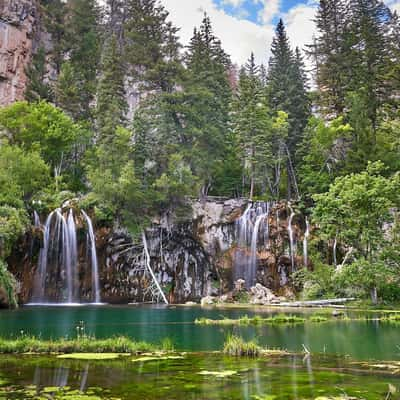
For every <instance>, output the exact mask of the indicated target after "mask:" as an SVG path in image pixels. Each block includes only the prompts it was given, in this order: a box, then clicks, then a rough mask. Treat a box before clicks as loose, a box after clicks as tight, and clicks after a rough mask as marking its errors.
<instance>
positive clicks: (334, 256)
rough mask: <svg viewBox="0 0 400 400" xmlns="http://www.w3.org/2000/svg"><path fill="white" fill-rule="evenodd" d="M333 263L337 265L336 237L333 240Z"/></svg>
mask: <svg viewBox="0 0 400 400" xmlns="http://www.w3.org/2000/svg"><path fill="white" fill-rule="evenodd" d="M333 265H334V266H335V267H337V238H336V237H335V241H334V242H333Z"/></svg>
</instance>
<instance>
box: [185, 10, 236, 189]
mask: <svg viewBox="0 0 400 400" xmlns="http://www.w3.org/2000/svg"><path fill="white" fill-rule="evenodd" d="M186 65H187V69H188V79H187V80H186V82H185V83H184V88H185V91H186V94H185V99H184V101H183V104H182V106H183V110H182V111H184V115H185V118H184V120H185V122H184V123H185V125H186V131H187V132H188V134H189V141H188V142H187V143H186V146H187V148H190V154H191V156H190V158H191V163H192V169H193V170H194V171H195V173H196V174H197V175H198V176H200V177H201V178H202V180H203V183H204V184H203V187H202V193H203V194H207V193H208V191H209V189H210V188H211V186H212V183H213V177H212V175H213V167H214V165H215V160H218V159H221V158H223V157H224V152H225V145H226V140H227V135H228V130H229V126H228V122H229V104H230V102H231V99H232V90H231V87H230V83H229V78H228V70H229V68H230V66H231V62H230V58H229V56H228V55H227V54H226V53H225V52H224V50H223V49H222V46H221V42H220V40H219V39H218V38H216V37H215V35H214V33H213V30H212V26H211V21H210V18H209V17H208V16H207V15H205V16H204V19H203V21H202V24H201V26H200V29H198V30H197V29H195V31H194V34H193V37H192V39H191V41H190V44H189V46H188V52H187V54H186Z"/></svg>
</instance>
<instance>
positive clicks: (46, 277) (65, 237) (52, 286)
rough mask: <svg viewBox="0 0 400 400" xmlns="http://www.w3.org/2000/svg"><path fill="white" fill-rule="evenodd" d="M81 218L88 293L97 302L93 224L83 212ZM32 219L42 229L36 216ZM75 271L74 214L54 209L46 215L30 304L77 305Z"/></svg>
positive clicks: (77, 283)
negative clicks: (89, 282) (88, 270)
mask: <svg viewBox="0 0 400 400" xmlns="http://www.w3.org/2000/svg"><path fill="white" fill-rule="evenodd" d="M82 216H83V217H84V219H85V221H86V226H87V237H88V248H89V249H90V264H91V280H92V288H91V292H92V293H93V301H94V302H95V303H100V281H99V268H98V261H97V254H96V239H95V234H94V230H93V224H92V221H91V219H90V218H89V216H88V215H87V214H86V213H85V212H84V211H82ZM34 220H35V226H41V225H40V219H39V215H37V213H34ZM88 253H89V251H88ZM78 268H79V260H78V238H77V226H76V222H75V217H74V212H73V210H72V209H70V210H69V212H68V214H63V213H62V210H61V209H57V210H55V211H53V212H51V213H50V214H49V216H48V217H47V219H46V222H45V224H44V232H43V247H42V248H41V249H40V253H39V261H38V267H37V271H36V276H35V284H34V288H33V295H32V301H33V303H31V304H35V303H38V304H50V303H49V299H52V301H54V300H55V301H56V303H60V304H74V303H77V302H80V295H81V293H80V282H79V279H78Z"/></svg>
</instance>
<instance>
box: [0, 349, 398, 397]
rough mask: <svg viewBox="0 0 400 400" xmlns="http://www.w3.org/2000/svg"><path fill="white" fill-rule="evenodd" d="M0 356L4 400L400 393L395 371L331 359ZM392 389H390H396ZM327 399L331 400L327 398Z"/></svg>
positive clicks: (342, 395) (379, 395)
mask: <svg viewBox="0 0 400 400" xmlns="http://www.w3.org/2000/svg"><path fill="white" fill-rule="evenodd" d="M133 360H134V358H133V357H124V358H123V359H122V360H121V361H108V362H105V361H91V362H86V361H71V360H70V361H67V360H57V359H55V358H52V359H50V358H42V357H8V356H2V357H0V398H1V399H11V400H12V399H15V400H26V399H40V400H44V399H55V400H67V399H68V400H100V399H104V400H111V399H115V400H116V399H121V400H156V399H159V400H217V399H218V400H222V399H224V400H225V399H226V400H239V399H240V400H243V399H244V400H275V399H276V400H305V399H313V400H316V399H318V400H322V399H324V400H328V399H332V400H345V399H347V400H349V399H351V400H356V399H360V400H361V399H364V400H373V399H382V400H383V399H385V398H390V399H396V398H398V397H396V396H395V395H393V396H389V397H386V396H387V394H388V392H389V390H392V391H393V390H394V388H399V387H400V379H399V377H398V376H396V375H393V374H392V373H391V372H389V371H380V370H376V369H375V370H374V369H370V368H367V367H365V366H362V365H360V364H354V363H348V362H346V361H345V360H343V359H340V358H331V357H328V356H323V357H322V356H317V357H314V356H309V357H305V358H304V357H303V356H287V357H276V358H274V357H269V358H265V359H255V360H253V359H245V358H240V359H235V358H231V357H223V356H221V355H212V354H202V355H186V356H184V357H183V358H182V359H175V360H155V361H147V362H133ZM389 385H390V386H389ZM324 396H325V397H324Z"/></svg>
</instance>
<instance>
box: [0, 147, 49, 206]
mask: <svg viewBox="0 0 400 400" xmlns="http://www.w3.org/2000/svg"><path fill="white" fill-rule="evenodd" d="M49 181H50V169H49V167H48V166H47V165H46V164H45V162H44V161H43V159H42V158H41V157H40V155H39V153H38V152H36V151H31V152H25V151H24V150H23V149H21V148H19V147H17V146H9V145H2V146H0V188H1V189H0V204H9V205H13V206H16V207H22V205H23V204H22V200H29V199H30V198H31V197H32V196H33V195H34V194H35V193H36V192H38V191H39V190H41V189H43V188H44V187H46V186H47V185H48V184H49Z"/></svg>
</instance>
